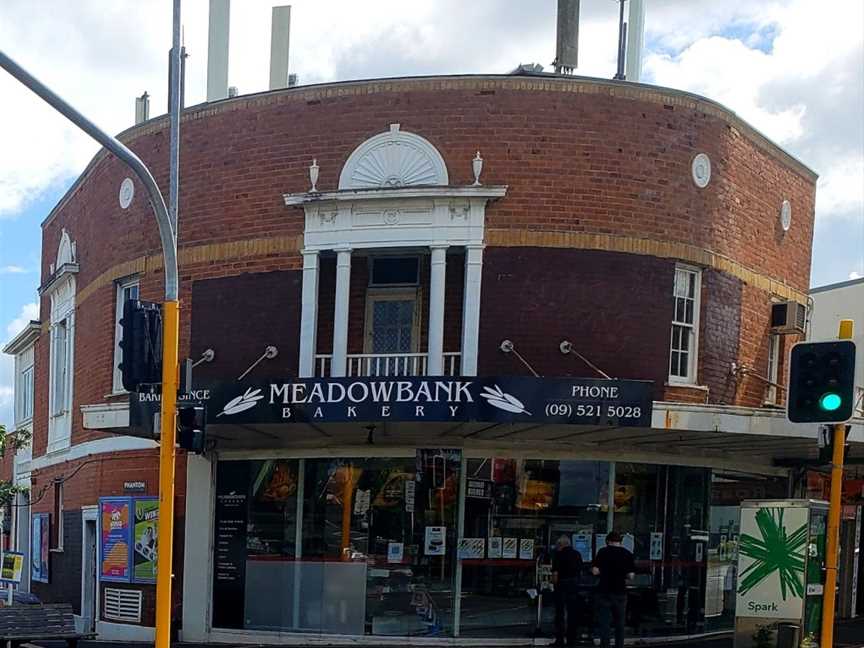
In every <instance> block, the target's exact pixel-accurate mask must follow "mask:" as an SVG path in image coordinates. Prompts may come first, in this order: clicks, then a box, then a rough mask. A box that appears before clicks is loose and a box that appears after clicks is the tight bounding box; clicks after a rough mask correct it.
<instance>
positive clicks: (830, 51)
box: [645, 0, 864, 221]
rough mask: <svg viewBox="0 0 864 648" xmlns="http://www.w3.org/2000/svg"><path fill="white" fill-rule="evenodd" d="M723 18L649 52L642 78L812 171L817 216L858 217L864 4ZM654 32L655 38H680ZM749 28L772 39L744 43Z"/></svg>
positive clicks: (863, 134)
mask: <svg viewBox="0 0 864 648" xmlns="http://www.w3.org/2000/svg"><path fill="white" fill-rule="evenodd" d="M724 8H725V5H724ZM667 9H669V8H668V7H667ZM677 10H678V11H677V13H676V14H675V15H678V16H679V17H680V15H681V14H687V12H686V11H681V7H678V8H677ZM667 14H668V16H667V17H668V18H669V20H672V21H673V23H670V24H669V25H667V28H668V29H669V30H671V26H672V24H674V21H675V20H676V19H675V17H674V16H673V15H672V13H671V12H670V11H667ZM731 16H734V19H731ZM731 16H730V19H729V20H728V21H727V22H726V23H724V24H717V23H715V24H713V27H712V28H713V29H714V30H715V34H714V35H711V34H705V35H704V36H702V37H699V38H697V39H695V40H691V41H690V42H689V43H683V42H680V41H676V44H677V45H679V46H680V48H681V49H680V50H677V51H675V50H673V51H672V52H671V53H670V52H666V53H664V52H654V53H653V54H649V55H648V56H647V58H646V63H645V69H646V71H647V73H648V75H649V76H650V77H652V78H653V79H654V80H655V81H656V82H657V83H659V84H661V85H667V86H671V87H675V88H682V89H686V90H690V91H693V92H697V93H699V94H702V95H705V96H707V97H709V98H711V99H714V100H716V101H719V102H720V103H722V104H724V105H726V106H727V107H729V108H731V109H732V110H734V111H735V112H737V113H738V114H739V115H740V116H741V117H742V118H744V119H745V120H747V121H749V122H750V123H751V124H753V125H754V126H755V127H756V128H758V129H759V130H761V131H762V132H763V133H765V134H766V135H767V136H768V137H770V138H771V139H773V140H774V141H776V142H777V143H778V144H780V145H781V146H784V147H785V148H786V149H787V150H789V151H790V152H791V153H792V154H793V155H795V156H797V157H798V158H799V159H801V161H802V162H804V163H805V164H807V165H808V166H810V167H811V168H813V169H815V170H816V171H817V172H818V173H819V174H820V180H819V183H818V187H817V202H816V215H817V218H819V219H820V220H821V219H825V218H835V219H838V220H841V219H842V220H852V221H857V220H864V124H862V119H861V111H862V101H864V73H862V70H864V46H862V33H861V25H862V24H864V3H862V2H860V0H836V1H835V2H832V3H831V5H830V11H828V10H827V6H826V5H824V4H823V3H817V2H812V1H810V0H785V1H784V2H767V3H749V5H748V6H743V5H737V6H736V7H735V10H734V11H733V12H732V14H731ZM709 18H710V17H709ZM705 21H708V22H709V23H710V21H709V20H708V19H707V18H706V19H704V20H703V24H705ZM650 22H651V21H650V18H649V24H650ZM724 25H725V27H724ZM655 29H659V31H660V32H661V35H659V36H657V35H655V36H656V38H657V39H658V40H659V41H661V42H664V39H663V34H666V35H667V36H669V38H671V39H672V40H675V39H677V38H679V37H677V36H675V35H674V34H672V35H670V34H669V33H668V30H664V29H663V27H662V26H659V27H658V26H657V25H656V23H655ZM754 30H755V33H757V34H758V33H761V31H760V30H768V31H769V32H770V34H771V35H773V41H770V42H768V43H767V44H766V43H765V42H763V41H764V39H761V38H756V39H754V38H752V35H753V33H754ZM717 31H719V32H720V35H718V34H717V33H716V32H717ZM739 35H749V36H750V38H747V37H745V38H743V39H742V38H739ZM745 41H747V42H749V43H750V44H747V42H745Z"/></svg>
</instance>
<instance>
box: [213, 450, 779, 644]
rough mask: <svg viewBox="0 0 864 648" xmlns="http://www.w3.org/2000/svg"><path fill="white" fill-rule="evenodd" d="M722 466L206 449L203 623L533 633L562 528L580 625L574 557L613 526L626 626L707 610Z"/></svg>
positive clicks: (724, 561)
mask: <svg viewBox="0 0 864 648" xmlns="http://www.w3.org/2000/svg"><path fill="white" fill-rule="evenodd" d="M463 470H464V474H462V471H463ZM730 479H733V477H730V476H728V475H720V474H719V473H714V474H713V475H712V472H711V470H710V469H707V468H690V467H679V466H665V465H651V464H635V463H622V462H616V463H610V462H602V461H578V460H563V459H562V460H539V459H519V458H511V457H506V456H489V457H471V458H465V459H463V457H462V453H461V452H460V451H458V450H448V449H423V450H418V451H417V452H416V453H415V454H414V455H411V456H399V457H388V456H382V457H358V458H350V457H340V458H308V459H270V460H263V459H262V460H226V461H220V462H218V464H217V478H216V515H215V521H214V525H215V527H214V531H215V538H216V548H215V556H214V572H213V606H212V609H213V621H212V624H213V627H214V628H236V629H245V630H252V631H255V630H259V631H265V630H266V631H270V632H285V633H297V632H304V633H321V634H341V635H377V636H385V635H393V636H427V637H434V636H442V637H446V636H453V635H454V633H455V632H456V630H457V625H458V632H459V634H460V635H461V636H471V637H513V638H518V637H523V638H524V637H529V636H537V635H546V636H548V635H549V634H550V633H551V632H552V628H553V617H554V602H553V595H552V594H551V592H549V591H548V590H547V589H546V587H545V585H546V584H547V583H548V581H549V576H550V562H551V555H552V553H551V552H552V549H553V548H554V546H555V542H556V540H557V539H558V538H559V537H560V536H562V535H566V536H568V538H570V539H571V542H572V544H573V546H574V548H575V549H576V550H578V551H579V552H580V553H581V554H582V556H583V559H584V562H585V564H586V571H585V574H584V575H583V579H582V580H583V583H582V588H581V594H582V596H583V598H584V601H585V605H584V606H582V610H583V613H584V618H582V619H581V621H582V627H583V628H584V635H585V636H586V638H588V637H589V636H590V635H591V633H592V626H593V617H594V615H593V613H592V598H593V588H594V579H593V577H592V576H590V573H589V570H588V569H587V567H588V566H589V565H590V562H591V560H592V559H593V556H594V554H595V553H596V552H597V550H598V549H600V548H601V547H602V546H603V543H604V542H605V535H606V533H607V532H608V531H609V530H610V529H611V528H614V529H616V530H618V531H620V532H621V533H623V534H624V544H625V545H626V546H628V548H630V549H631V550H632V551H633V552H634V556H635V558H636V563H637V576H636V579H635V580H634V581H633V582H632V583H631V584H630V587H629V590H628V603H629V604H628V608H629V609H628V615H627V626H628V629H627V630H628V634H629V635H630V636H659V635H673V634H681V633H687V634H691V633H697V632H701V631H704V630H706V629H712V628H716V627H723V626H726V625H728V623H725V621H728V620H729V619H731V617H730V614H731V613H732V611H731V610H730V609H729V600H730V597H729V596H728V595H726V593H727V592H728V590H729V587H728V585H729V584H728V583H727V582H726V581H727V580H728V576H729V568H728V565H729V564H731V561H732V560H733V555H734V543H735V536H736V535H737V531H736V528H737V527H736V525H737V519H738V518H737V504H738V502H740V499H744V498H740V499H738V500H737V501H735V502H734V503H731V504H730V503H729V502H732V501H733V500H734V499H735V494H734V493H733V492H731V491H729V489H728V488H726V486H725V484H727V483H729V480H730ZM734 479H743V478H740V477H735V478H734ZM751 479H752V480H763V481H762V482H760V483H763V484H764V483H767V482H766V481H764V478H758V477H757V478H751ZM779 481H782V482H783V483H785V480H779ZM736 483H738V482H736ZM772 483H773V482H772ZM718 484H720V486H718ZM779 487H780V486H778V488H779ZM723 488H726V490H725V491H724V490H723ZM721 491H722V492H724V493H726V495H724V496H721V494H720V493H721ZM727 491H729V492H727ZM460 492H461V493H462V496H461V497H460ZM772 492H773V491H772ZM460 515H461V519H460ZM460 527H461V529H460ZM460 531H461V532H460ZM732 576H733V578H734V574H732ZM731 598H732V599H733V600H734V597H731Z"/></svg>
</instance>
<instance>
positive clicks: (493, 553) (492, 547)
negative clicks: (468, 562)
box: [489, 536, 503, 559]
mask: <svg viewBox="0 0 864 648" xmlns="http://www.w3.org/2000/svg"><path fill="white" fill-rule="evenodd" d="M502 541H503V538H501V537H499V536H496V537H492V538H489V558H490V559H496V558H500V557H501V550H502V546H501V545H502Z"/></svg>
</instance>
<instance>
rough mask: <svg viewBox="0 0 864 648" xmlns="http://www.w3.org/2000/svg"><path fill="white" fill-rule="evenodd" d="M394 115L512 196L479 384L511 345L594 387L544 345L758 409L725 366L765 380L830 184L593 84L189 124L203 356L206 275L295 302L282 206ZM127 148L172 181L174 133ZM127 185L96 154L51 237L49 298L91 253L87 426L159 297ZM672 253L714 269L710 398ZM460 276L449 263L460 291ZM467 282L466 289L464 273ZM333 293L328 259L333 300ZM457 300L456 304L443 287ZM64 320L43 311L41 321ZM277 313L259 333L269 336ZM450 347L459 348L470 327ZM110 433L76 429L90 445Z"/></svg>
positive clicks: (193, 270)
mask: <svg viewBox="0 0 864 648" xmlns="http://www.w3.org/2000/svg"><path fill="white" fill-rule="evenodd" d="M396 122H398V123H400V124H401V125H402V129H403V130H406V131H410V132H414V133H417V134H420V135H422V136H423V137H425V138H427V139H428V140H429V141H430V142H432V144H434V145H435V146H436V147H437V148H438V150H439V151H440V152H441V154H442V155H443V157H444V159H445V161H446V163H447V166H448V170H449V174H450V182H451V184H457V185H459V184H462V185H464V184H470V183H471V181H472V180H473V177H472V175H471V158H472V157H473V155H474V153H475V151H476V150H477V149H480V150H481V152H482V155H483V157H484V159H485V166H484V169H483V175H482V180H483V182H484V183H487V184H502V185H507V186H508V191H507V195H506V197H504V198H503V199H501V200H498V201H497V202H493V203H491V204H490V205H489V206H488V208H487V212H486V214H487V218H486V227H487V229H486V243H487V251H486V256H487V264H486V266H485V269H484V275H483V300H482V310H481V318H482V322H483V323H482V324H481V340H480V369H481V373H483V372H493V371H494V372H513V373H521V372H522V371H523V370H524V369H523V368H522V367H521V366H517V365H515V364H513V363H512V362H510V360H509V359H506V358H502V357H501V356H500V354H496V351H495V350H496V348H497V345H498V344H499V343H500V340H501V339H502V338H503V337H511V338H513V339H514V341H515V342H517V343H518V344H520V348H521V349H523V351H525V352H527V353H528V355H529V356H531V358H532V360H534V361H536V362H537V364H538V367H540V368H542V370H543V371H542V372H543V373H546V374H547V375H548V374H561V375H568V374H573V373H580V372H584V370H583V369H582V368H581V367H578V366H577V365H576V363H575V362H573V361H572V359H571V358H565V357H562V356H560V354H559V355H555V354H554V353H552V352H551V351H550V350H549V349H546V348H545V347H546V346H549V344H550V342H549V340H552V341H553V342H554V343H555V344H557V342H558V337H564V336H567V337H571V338H578V339H579V340H580V344H581V348H583V349H585V350H590V352H591V354H593V356H592V357H594V358H595V361H596V362H598V363H600V364H601V365H604V364H605V366H606V367H609V368H610V371H612V372H613V373H615V374H616V375H619V376H621V377H633V378H650V379H654V380H655V381H656V382H657V384H658V390H657V397H658V398H666V399H670V400H689V401H695V402H706V401H707V402H718V403H738V404H746V405H758V404H760V403H761V398H762V395H763V391H764V387H763V385H762V384H761V383H759V382H756V381H753V380H749V379H743V380H739V381H735V380H732V379H731V378H730V375H729V366H730V364H731V362H732V361H737V362H744V363H747V364H750V365H752V366H753V367H755V368H757V369H760V370H763V371H764V365H765V363H766V362H767V359H766V358H767V355H766V354H767V336H766V327H767V318H768V303H769V301H770V298H771V297H772V296H779V297H782V298H793V299H797V300H799V301H803V300H804V299H805V297H804V293H805V291H806V289H807V286H808V280H809V266H810V245H811V238H812V231H813V209H814V192H815V176H814V174H813V173H812V172H811V171H809V170H808V169H807V168H806V167H804V166H803V165H801V164H800V163H798V162H797V161H795V160H794V159H793V158H791V157H790V156H788V155H787V154H785V153H784V152H782V151H781V150H780V149H778V148H776V147H775V146H774V145H772V144H771V143H770V142H768V141H767V140H766V139H765V138H764V137H763V136H761V135H760V134H758V133H757V132H755V131H753V130H752V129H751V128H750V127H749V126H747V125H746V124H744V123H743V122H741V121H740V120H739V119H738V118H737V117H736V116H735V115H734V114H732V113H730V112H728V111H726V110H725V109H723V108H722V107H720V106H718V105H716V104H714V103H712V102H709V101H707V100H704V99H701V98H698V97H695V96H692V95H686V94H682V93H678V92H674V91H669V90H664V89H659V88H648V87H643V86H633V85H622V84H615V83H609V82H602V81H590V80H580V79H572V80H571V79H550V78H525V77H456V78H430V79H404V80H390V81H371V82H356V83H345V84H336V85H327V86H320V87H308V88H297V89H292V90H286V91H279V92H273V93H266V94H261V95H255V96H249V97H243V98H238V99H234V100H228V101H224V102H220V103H217V104H211V105H204V106H201V107H197V108H190V109H188V110H187V111H186V114H185V116H184V121H183V126H182V144H181V163H182V167H181V169H182V170H181V177H182V187H181V194H180V210H181V226H180V248H181V251H180V259H181V282H182V289H181V299H182V302H183V308H184V312H185V314H186V315H189V314H190V312H191V315H192V316H191V317H184V318H183V325H182V337H183V345H184V350H185V351H186V352H198V351H200V350H201V349H200V348H199V347H200V346H201V345H202V344H203V345H205V346H206V344H207V341H206V340H202V341H200V343H199V341H198V340H196V339H190V337H191V335H192V331H193V330H194V328H195V326H196V325H195V320H196V314H198V313H199V311H198V310H197V308H196V307H197V304H196V298H195V295H196V291H197V290H198V289H196V285H198V284H199V283H200V284H201V290H202V291H203V292H206V289H205V287H204V286H205V284H204V283H201V282H206V281H207V280H211V279H218V278H229V277H234V276H238V275H245V276H246V277H247V279H245V280H242V281H245V283H246V284H248V283H249V281H250V278H251V277H252V276H253V275H250V274H247V273H272V272H275V271H280V272H286V273H289V274H287V275H285V277H284V278H286V279H289V281H287V282H286V283H285V284H284V285H285V286H286V287H285V292H284V295H282V296H283V297H284V298H286V299H288V298H290V299H291V300H293V299H298V296H299V271H298V270H299V267H300V265H301V258H300V255H299V248H300V247H301V246H302V234H303V213H302V210H300V209H296V208H288V207H285V206H284V205H283V202H282V194H284V193H296V192H302V191H305V190H307V189H308V187H309V180H308V171H307V167H308V165H309V163H310V161H311V159H312V158H313V157H316V158H317V160H318V164H319V165H320V167H321V176H320V179H319V181H318V186H319V187H320V188H322V189H324V190H328V189H334V188H335V187H336V184H337V181H338V176H339V172H340V170H341V168H342V165H343V164H344V162H345V160H346V159H347V158H348V156H349V154H350V153H351V151H352V150H354V148H355V147H356V146H358V145H359V144H360V143H361V142H363V141H364V140H366V139H367V138H368V137H370V136H372V135H374V134H376V133H379V132H381V131H383V130H386V128H387V125H388V124H390V123H396ZM123 139H124V141H126V142H127V143H128V144H129V145H130V147H131V148H132V149H133V150H135V151H136V153H138V154H139V155H140V156H141V157H142V159H143V160H144V161H145V162H146V163H147V164H148V165H149V166H150V167H151V169H152V170H153V172H154V175H155V176H156V178H157V180H158V181H159V182H160V183H161V184H162V185H163V186H165V184H166V180H167V156H168V131H167V122H166V121H165V120H164V119H159V120H154V121H152V122H149V123H147V124H144V125H141V126H139V127H136V128H133V129H130V130H129V131H127V132H126V133H124V135H123ZM699 152H705V153H707V154H708V155H709V156H710V158H711V161H712V179H711V183H710V184H709V185H708V187H707V188H704V189H700V188H697V187H696V186H695V184H694V183H693V181H692V179H691V175H690V164H691V161H692V158H693V156H694V155H695V154H696V153H699ZM126 175H127V172H126V171H125V169H124V168H123V167H122V165H120V164H119V163H118V162H117V161H116V160H114V159H112V158H109V157H107V156H105V155H104V153H101V154H100V155H98V156H97V157H96V158H95V159H94V161H93V163H91V165H90V167H89V168H88V170H87V171H86V172H85V173H84V174H83V176H82V178H81V179H80V180H79V181H78V182H77V183H76V185H75V186H74V187H73V188H72V189H71V190H70V192H69V193H68V195H67V196H66V197H65V198H64V199H63V200H62V201H61V203H60V204H59V205H58V206H57V208H55V210H54V212H52V214H51V215H50V216H49V217H48V219H47V220H46V222H45V224H44V237H43V248H44V250H45V251H46V253H45V255H44V260H43V269H42V272H43V284H44V283H47V281H48V279H49V267H48V265H49V263H51V261H52V257H53V250H56V246H57V244H58V241H59V237H60V233H61V230H62V229H63V228H65V229H66V230H68V231H69V233H70V235H71V236H72V238H73V240H75V241H76V243H77V253H78V261H79V265H80V272H79V274H78V275H77V286H78V294H77V302H78V306H77V322H78V330H77V333H76V358H77V362H76V368H75V410H74V411H76V412H77V411H80V410H79V409H78V408H79V406H80V405H83V404H90V403H98V402H104V401H105V400H106V394H109V393H110V391H111V371H112V354H113V337H114V336H113V308H114V299H115V293H114V288H113V281H114V280H116V279H118V278H121V277H123V276H127V275H130V274H133V273H140V274H141V279H142V287H141V289H142V297H143V298H145V299H152V300H158V299H160V297H161V293H162V274H161V269H160V268H161V256H160V254H159V247H158V238H157V234H156V228H155V226H154V224H153V222H152V215H151V212H150V209H149V207H148V205H147V204H146V202H145V200H144V199H143V198H142V194H143V190H142V189H141V187H140V186H138V187H137V195H136V198H135V201H134V202H133V205H132V207H131V208H130V209H128V210H126V211H123V210H121V209H120V208H119V206H118V203H117V192H118V188H119V184H120V181H121V180H122V179H123V178H124V177H125V176H126ZM166 193H167V191H166ZM784 199H788V200H789V201H790V202H791V204H792V208H793V225H792V228H791V229H790V231H789V232H788V233H785V234H784V233H783V231H782V229H781V228H780V226H779V220H778V214H779V209H780V205H781V203H782V201H783V200H784ZM676 259H677V260H681V261H685V262H687V263H691V264H695V265H699V266H702V267H704V268H706V272H705V273H704V275H703V284H702V293H703V301H702V318H701V343H700V368H699V383H700V384H701V385H704V386H706V387H707V388H708V389H707V390H693V389H678V388H674V389H673V388H665V387H662V385H663V377H664V375H665V373H666V371H667V369H666V364H665V363H666V362H667V358H668V328H669V327H668V324H669V322H668V319H669V318H668V313H670V311H671V285H672V278H673V273H674V262H675V260H676ZM458 265H459V264H449V265H448V278H452V276H451V275H453V274H455V273H457V272H458V269H454V268H457V267H458ZM355 274H356V273H355ZM271 278H272V279H273V280H274V281H275V280H277V276H276V275H271ZM237 280H238V281H241V278H240V277H238V278H237ZM278 281H281V279H278ZM448 281H449V279H448ZM271 283H272V282H271ZM227 285H230V282H229V284H227ZM238 285H239V284H238ZM448 285H449V283H448ZM453 285H454V286H456V287H457V288H458V285H459V279H458V278H457V279H454V280H453ZM289 286H293V287H289ZM328 290H329V288H328V276H327V267H326V264H325V267H323V268H322V279H321V294H322V295H324V294H327V291H328ZM514 295H521V296H522V298H521V299H517V300H514ZM537 300H540V301H539V302H538V301H537ZM450 301H453V303H454V304H456V303H458V298H457V297H455V296H453V295H450V294H448V303H449V302H450ZM541 302H542V303H548V304H555V308H556V311H555V313H554V317H552V316H551V314H550V316H548V317H546V316H545V315H546V314H545V313H542V312H541V311H540V310H539V307H540V306H541ZM283 304H286V302H284V301H283ZM289 305H290V304H289ZM49 306H50V305H49V303H48V302H47V298H45V297H43V300H42V321H43V322H46V321H47V313H48V309H49ZM202 308H203V306H202ZM324 308H325V304H324V301H322V316H321V317H320V319H319V322H320V323H321V324H320V327H324V328H323V330H319V333H320V334H319V350H324V351H326V350H327V344H329V342H327V331H326V322H327V319H328V318H327V317H326V316H325V314H324V311H323V309H324ZM357 308H362V306H361V305H359V304H358V305H357ZM454 308H455V306H454ZM354 310H355V308H354V306H353V305H352V311H354ZM448 310H453V309H450V308H448ZM230 311H231V309H230V308H229V309H226V308H225V307H224V305H223V307H221V310H217V311H215V312H213V313H212V314H213V315H217V314H218V315H220V316H221V317H224V318H225V323H224V325H223V328H226V327H228V326H229V323H230V320H231V318H232V317H236V315H232V313H231V312H230ZM541 313H542V314H543V315H544V316H542V317H540V316H538V315H540V314H541ZM200 317H201V318H205V317H207V318H209V314H205V313H204V311H200ZM253 319H254V318H253ZM263 319H264V321H263V322H261V324H260V326H261V331H262V333H261V335H262V336H263V331H267V332H268V333H272V332H273V330H272V327H270V326H268V324H267V322H268V321H270V320H269V318H267V317H266V316H265V317H264V318H263ZM356 319H358V318H355V317H353V312H352V322H353V321H355V320H356ZM360 319H362V314H360ZM451 324H452V323H450V322H448V324H447V326H448V327H450V326H451ZM240 325H241V324H239V323H238V326H240ZM297 326H298V324H297V319H296V317H287V320H286V322H285V326H284V330H283V331H281V332H279V333H278V334H275V335H276V338H278V339H284V343H283V344H284V347H283V348H285V349H286V350H288V349H290V351H289V352H288V353H286V354H284V355H283V356H281V357H280V361H279V369H280V370H282V371H292V370H295V369H296V346H297V342H296V341H297V339H298V334H297ZM613 329H614V335H612V334H611V333H610V331H612V330H613ZM227 330H228V329H227V328H226V331H227ZM240 330H241V329H237V328H235V329H234V331H235V333H236V332H239V331H240ZM449 330H450V329H449V328H448V331H449ZM242 331H243V332H244V333H245V334H246V335H247V336H248V338H247V342H248V345H249V346H250V347H255V348H258V347H259V346H263V345H264V344H266V343H265V342H264V341H263V340H260V339H259V340H256V337H257V335H256V333H255V331H256V329H255V325H254V323H253V324H250V325H248V326H244V327H243V329H242ZM226 334H227V333H226ZM447 336H448V339H457V340H456V341H458V323H456V324H455V326H454V327H453V330H452V331H451V332H449V333H447ZM553 338H554V339H553ZM448 345H449V342H448ZM544 345H545V346H544ZM450 346H452V345H450ZM553 350H554V349H553ZM47 356H48V336H42V338H41V339H40V340H39V342H38V343H37V391H36V399H37V402H44V401H45V399H46V394H47V367H48V357H47ZM239 362H240V360H238V363H239ZM221 369H222V370H223V371H224V370H225V369H226V367H225V366H224V365H223V366H222V367H221ZM231 369H233V368H231ZM214 370H215V369H214ZM229 373H230V371H229ZM45 417H46V413H45V412H44V410H43V409H40V408H37V413H36V420H35V427H36V440H35V447H34V456H38V455H40V454H41V453H42V452H44V447H45V435H46V432H45V429H46V420H45ZM97 436H100V435H99V433H93V432H87V431H84V430H83V429H82V428H81V419H80V415H77V416H76V417H75V419H74V423H73V442H80V441H83V440H86V439H89V438H94V437H97Z"/></svg>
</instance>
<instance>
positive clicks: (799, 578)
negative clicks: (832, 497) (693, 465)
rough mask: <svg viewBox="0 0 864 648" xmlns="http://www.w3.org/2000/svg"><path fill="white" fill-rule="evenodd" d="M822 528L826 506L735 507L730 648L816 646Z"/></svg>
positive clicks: (758, 503) (776, 503)
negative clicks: (737, 524) (737, 511)
mask: <svg viewBox="0 0 864 648" xmlns="http://www.w3.org/2000/svg"><path fill="white" fill-rule="evenodd" d="M827 525H828V504H827V502H817V501H813V500H771V501H767V500H746V501H744V502H741V526H740V539H739V543H738V566H737V574H736V576H737V578H736V598H735V648H775V647H776V648H813V647H815V646H818V645H819V633H820V628H821V624H822V592H823V589H824V586H825V584H824V571H823V568H824V565H825V535H826V534H825V531H826V528H827Z"/></svg>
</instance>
